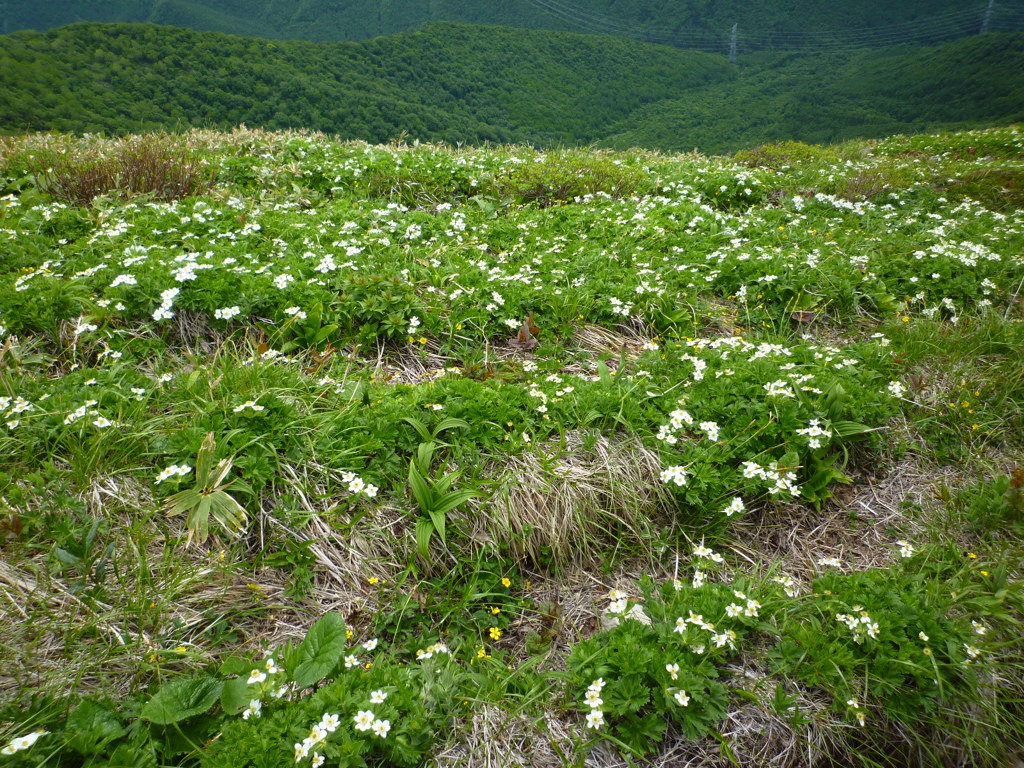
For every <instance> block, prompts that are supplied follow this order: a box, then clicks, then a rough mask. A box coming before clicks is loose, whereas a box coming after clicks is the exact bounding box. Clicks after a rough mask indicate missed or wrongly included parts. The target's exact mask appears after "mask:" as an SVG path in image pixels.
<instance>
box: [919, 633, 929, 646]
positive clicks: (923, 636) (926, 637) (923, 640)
mask: <svg viewBox="0 0 1024 768" xmlns="http://www.w3.org/2000/svg"><path fill="white" fill-rule="evenodd" d="M917 636H918V637H919V638H920V639H921V642H922V643H927V642H928V635H926V634H925V633H924V632H918V633H917Z"/></svg>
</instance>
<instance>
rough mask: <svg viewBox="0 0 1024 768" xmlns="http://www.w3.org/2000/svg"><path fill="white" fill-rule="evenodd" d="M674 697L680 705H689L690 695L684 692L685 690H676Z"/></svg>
mask: <svg viewBox="0 0 1024 768" xmlns="http://www.w3.org/2000/svg"><path fill="white" fill-rule="evenodd" d="M674 698H675V700H676V703H678V704H679V706H680V707H688V706H690V697H689V696H688V695H687V694H686V691H676V693H675V697H674Z"/></svg>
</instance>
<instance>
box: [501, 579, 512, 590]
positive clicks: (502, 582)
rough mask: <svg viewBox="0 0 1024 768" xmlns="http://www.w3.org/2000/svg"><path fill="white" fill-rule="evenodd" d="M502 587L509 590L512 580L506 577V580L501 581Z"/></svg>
mask: <svg viewBox="0 0 1024 768" xmlns="http://www.w3.org/2000/svg"><path fill="white" fill-rule="evenodd" d="M501 586H503V587H505V588H506V589H508V588H509V587H511V586H512V580H511V579H510V578H508V576H506V577H505V578H503V579H502V580H501Z"/></svg>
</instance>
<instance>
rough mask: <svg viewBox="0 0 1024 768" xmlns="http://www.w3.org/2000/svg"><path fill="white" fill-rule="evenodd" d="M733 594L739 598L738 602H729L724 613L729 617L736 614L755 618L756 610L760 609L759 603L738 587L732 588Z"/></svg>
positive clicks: (733, 616)
mask: <svg viewBox="0 0 1024 768" xmlns="http://www.w3.org/2000/svg"><path fill="white" fill-rule="evenodd" d="M732 594H733V596H734V597H735V598H736V599H737V600H739V601H740V602H738V603H730V604H729V605H727V606H726V608H725V615H726V616H728V617H730V618H735V617H737V616H746V617H747V618H755V619H756V618H757V616H758V612H759V611H760V610H761V603H759V602H758V601H757V600H754V599H753V598H750V597H747V596H746V594H744V593H743V592H740V591H739V590H738V589H736V590H733V593H732Z"/></svg>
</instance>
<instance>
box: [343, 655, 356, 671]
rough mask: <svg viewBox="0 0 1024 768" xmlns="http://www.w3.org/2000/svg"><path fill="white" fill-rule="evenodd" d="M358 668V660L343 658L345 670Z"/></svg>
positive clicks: (353, 657)
mask: <svg viewBox="0 0 1024 768" xmlns="http://www.w3.org/2000/svg"><path fill="white" fill-rule="evenodd" d="M358 666H359V659H358V658H357V657H355V656H346V657H345V669H352V667H358Z"/></svg>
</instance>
